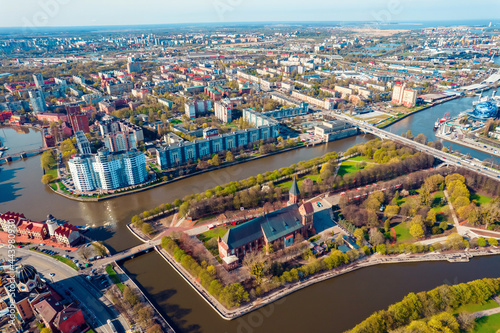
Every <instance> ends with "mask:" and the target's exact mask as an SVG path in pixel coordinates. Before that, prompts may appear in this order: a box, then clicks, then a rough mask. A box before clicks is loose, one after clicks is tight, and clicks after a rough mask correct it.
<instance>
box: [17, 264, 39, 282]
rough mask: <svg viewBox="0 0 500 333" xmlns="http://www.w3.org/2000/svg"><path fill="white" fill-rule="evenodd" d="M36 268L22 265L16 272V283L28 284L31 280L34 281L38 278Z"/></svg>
mask: <svg viewBox="0 0 500 333" xmlns="http://www.w3.org/2000/svg"><path fill="white" fill-rule="evenodd" d="M37 274H38V273H37V271H36V269H35V267H33V266H31V265H21V266H20V267H19V268H18V269H17V270H16V283H24V284H25V283H27V282H28V281H29V280H34V279H35V277H36V276H37Z"/></svg>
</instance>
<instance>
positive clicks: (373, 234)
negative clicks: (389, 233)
mask: <svg viewBox="0 0 500 333" xmlns="http://www.w3.org/2000/svg"><path fill="white" fill-rule="evenodd" d="M384 241H385V237H384V235H383V234H382V233H381V232H380V231H378V229H377V228H371V229H370V243H372V245H380V244H382V243H384Z"/></svg>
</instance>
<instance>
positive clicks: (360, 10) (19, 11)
mask: <svg viewBox="0 0 500 333" xmlns="http://www.w3.org/2000/svg"><path fill="white" fill-rule="evenodd" d="M28 2H29V3H31V5H30V6H27V5H26V2H23V3H20V2H8V3H4V4H2V6H3V9H4V10H3V11H2V13H1V14H0V22H1V23H0V27H4V28H5V27H70V26H113V25H151V24H153V25H157V24H189V23H218V22H219V23H224V22H225V23H230V22H304V21H306V22H308V21H311V22H312V21H328V22H337V21H341V22H342V21H343V22H345V21H360V22H366V21H368V22H373V21H375V22H379V23H381V24H384V23H394V22H411V21H417V22H418V21H422V22H423V21H433V20H439V21H449V20H495V18H494V17H491V16H492V13H496V12H499V10H500V3H498V1H494V0H486V1H483V2H482V5H481V6H471V4H470V2H468V1H465V0H460V1H451V0H445V1H440V2H439V3H435V2H431V1H430V0H425V1H420V2H416V1H401V0H383V1H381V0H376V1H368V0H361V1H357V2H356V3H342V2H339V1H330V2H327V1H323V0H321V1H315V3H314V4H313V5H311V3H304V2H303V1H298V0H291V1H288V2H287V3H286V4H285V3H283V2H273V3H272V4H269V3H264V2H263V1H261V0H258V1H253V2H245V1H242V0H214V1H201V0H191V1H189V6H187V5H186V4H185V3H166V2H163V1H159V0H149V1H146V2H145V3H142V6H138V5H137V3H136V2H134V1H131V0H124V1H119V2H118V1H117V0H109V1H106V2H104V3H103V2H98V1H96V0H89V1H86V2H77V3H69V2H68V1H67V0H45V1H43V0H42V1H28ZM262 8H266V10H262ZM96 9H99V10H96ZM152 9H154V10H152ZM74 13H79V15H78V16H77V17H75V15H74ZM170 13H175V15H170Z"/></svg>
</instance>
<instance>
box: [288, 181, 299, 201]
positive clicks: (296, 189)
mask: <svg viewBox="0 0 500 333" xmlns="http://www.w3.org/2000/svg"><path fill="white" fill-rule="evenodd" d="M288 193H290V194H293V195H296V196H299V195H300V191H299V187H298V186H297V179H296V178H295V176H293V183H292V187H290V191H289V192H288Z"/></svg>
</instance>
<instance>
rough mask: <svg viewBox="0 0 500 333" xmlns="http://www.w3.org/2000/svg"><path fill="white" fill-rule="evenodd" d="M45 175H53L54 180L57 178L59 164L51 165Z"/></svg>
mask: <svg viewBox="0 0 500 333" xmlns="http://www.w3.org/2000/svg"><path fill="white" fill-rule="evenodd" d="M45 174H47V175H52V176H53V177H54V178H57V164H53V165H51V166H50V168H49V169H48V170H47V171H46V172H45Z"/></svg>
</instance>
